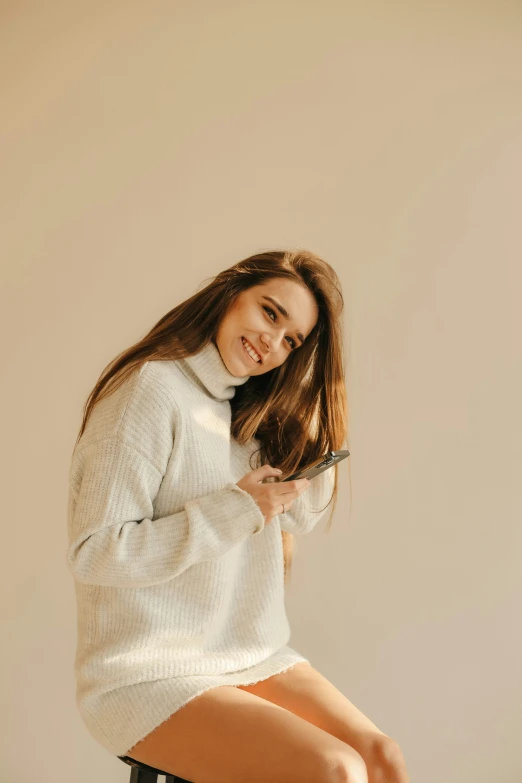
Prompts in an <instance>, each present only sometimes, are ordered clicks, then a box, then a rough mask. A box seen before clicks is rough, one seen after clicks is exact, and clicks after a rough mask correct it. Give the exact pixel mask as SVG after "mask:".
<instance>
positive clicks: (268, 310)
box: [262, 305, 297, 348]
mask: <svg viewBox="0 0 522 783" xmlns="http://www.w3.org/2000/svg"><path fill="white" fill-rule="evenodd" d="M262 307H263V310H266V312H267V313H272V315H274V316H275V318H274V319H273V318H270V315H269V316H268V317H269V318H270V320H271V321H272V322H274V321H277V315H276V313H275V312H274V311H273V310H272V308H271V307H268V306H267V305H262ZM288 339H289V340H291V341H292V348H296V347H297V343H296V341H295V340H294V338H293V337H289V338H288Z"/></svg>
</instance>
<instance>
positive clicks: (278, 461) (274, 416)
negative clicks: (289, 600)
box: [76, 249, 348, 583]
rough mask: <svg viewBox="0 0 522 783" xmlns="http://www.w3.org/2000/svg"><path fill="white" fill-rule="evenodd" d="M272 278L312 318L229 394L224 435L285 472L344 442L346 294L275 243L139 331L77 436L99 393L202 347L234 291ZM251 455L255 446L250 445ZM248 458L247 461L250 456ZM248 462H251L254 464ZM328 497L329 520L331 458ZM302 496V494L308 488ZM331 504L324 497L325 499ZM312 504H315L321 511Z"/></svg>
mask: <svg viewBox="0 0 522 783" xmlns="http://www.w3.org/2000/svg"><path fill="white" fill-rule="evenodd" d="M273 278H284V279H289V280H294V281H295V282H297V283H299V284H301V285H305V286H306V287H307V288H308V289H309V290H310V291H311V293H312V294H313V295H314V297H315V300H316V302H317V305H318V310H319V315H318V319H317V323H316V324H315V326H314V328H313V329H312V331H311V332H310V334H309V335H308V337H307V339H306V341H305V343H304V345H303V346H302V347H300V348H299V350H296V351H292V352H291V353H290V354H289V356H288V358H287V359H286V360H285V362H284V363H283V364H282V365H280V366H279V367H276V368H274V369H273V370H270V371H269V372H266V373H264V374H262V375H257V376H255V375H253V376H251V377H250V379H249V380H248V381H247V382H246V383H245V384H243V385H241V386H238V387H236V391H235V395H234V397H233V398H232V399H231V400H230V405H231V409H232V425H231V436H232V438H234V439H235V440H236V441H237V442H238V443H241V444H244V443H246V442H247V441H249V440H250V439H251V438H253V437H255V438H257V439H258V440H259V441H260V443H261V446H260V448H259V449H258V450H257V452H255V453H258V465H256V466H255V467H258V466H259V465H264V464H266V463H268V464H270V465H272V466H273V467H278V468H281V470H282V471H283V473H282V475H289V474H290V473H294V472H295V471H297V470H300V469H303V468H306V467H308V466H309V465H312V464H314V463H315V462H317V461H319V460H320V459H321V458H322V457H323V455H324V454H325V453H326V452H327V451H330V450H338V449H340V448H342V447H343V445H345V442H346V441H347V431H348V404H347V395H346V387H345V380H344V352H343V339H342V338H343V330H342V310H343V307H344V302H343V296H342V292H341V286H340V282H339V278H338V276H337V274H336V272H335V271H334V269H333V268H332V267H331V266H330V264H328V263H327V262H326V261H324V260H323V259H322V258H320V257H319V256H317V255H315V254H314V253H312V252H310V251H307V250H302V249H297V250H272V251H267V252H264V253H258V254H256V255H252V256H249V257H248V258H245V259H244V260H242V261H239V262H238V263H236V264H234V265H233V266H231V267H229V268H228V269H225V270H223V271H222V272H220V273H219V274H218V275H217V276H216V277H214V278H213V279H212V282H210V283H209V284H208V285H206V286H205V287H204V288H203V289H202V290H200V291H198V292H197V293H195V294H194V295H193V296H191V297H190V298H188V299H186V300H185V301H183V302H181V304H178V305H177V306H176V307H174V308H173V309H172V310H170V311H169V312H168V313H167V314H166V315H164V316H163V317H162V318H160V320H159V321H158V322H157V324H156V325H155V326H154V327H153V328H152V329H151V330H150V332H148V333H147V334H146V335H145V337H143V338H142V339H141V340H139V341H138V342H137V343H135V344H134V345H132V346H131V347H130V348H128V349H126V350H125V351H123V352H122V353H120V354H119V355H118V356H116V358H115V359H113V360H112V361H111V362H110V363H109V364H108V365H107V366H106V367H105V369H104V370H103V372H102V374H101V375H100V377H99V379H98V381H97V383H96V385H95V387H94V389H93V390H92V392H91V394H90V395H89V397H88V398H87V401H86V403H85V406H84V411H83V420H82V424H81V428H80V431H79V434H78V437H77V440H76V444H77V443H78V441H79V440H80V438H81V436H82V434H83V431H84V429H85V426H86V424H87V420H88V418H89V415H90V413H91V411H92V409H93V407H94V405H95V404H96V402H98V401H99V400H101V399H102V398H103V397H106V396H108V395H109V394H111V393H112V392H114V391H115V390H116V389H117V388H119V387H120V386H121V384H122V383H123V382H124V381H125V380H126V379H127V378H128V377H129V376H130V375H131V373H133V372H135V371H136V370H137V369H138V368H139V367H140V366H141V365H142V364H144V363H145V362H147V361H153V360H155V361H158V360H159V361H173V360H177V359H181V358H183V357H185V356H191V355H192V354H195V353H197V352H198V351H200V350H201V349H202V348H203V347H204V346H205V345H206V344H207V343H208V342H210V341H211V340H213V341H214V342H215V336H216V334H217V331H218V328H219V325H220V323H221V321H222V319H223V317H224V316H225V314H226V312H227V310H228V308H229V306H230V305H231V304H232V303H233V302H234V300H235V299H236V297H237V296H238V295H239V294H240V293H241V292H242V291H245V290H246V289H248V288H251V287H252V286H255V285H260V284H262V283H266V282H268V280H270V279H273ZM252 456H254V454H252ZM251 467H252V463H251ZM252 469H254V467H252ZM333 470H334V471H335V481H334V487H333V493H332V497H331V498H330V501H329V504H330V503H331V502H332V500H333V504H332V512H331V515H330V518H329V520H328V525H330V524H331V521H332V516H333V512H334V510H335V506H336V502H337V491H338V466H337V465H336V466H335V467H334V468H333ZM305 497H306V493H305ZM329 504H328V505H329ZM325 508H327V506H325V507H324V508H323V509H317V510H316V511H317V513H320V512H322V511H324V510H325ZM282 539H283V540H282V544H283V553H284V564H285V583H286V582H287V581H288V579H289V577H290V570H291V565H292V558H293V547H294V536H293V535H291V534H290V533H287V532H286V531H282Z"/></svg>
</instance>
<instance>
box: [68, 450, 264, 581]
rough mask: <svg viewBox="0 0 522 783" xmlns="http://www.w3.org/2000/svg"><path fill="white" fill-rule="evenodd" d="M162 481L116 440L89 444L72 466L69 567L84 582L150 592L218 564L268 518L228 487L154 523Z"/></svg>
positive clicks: (154, 470) (245, 496)
mask: <svg viewBox="0 0 522 783" xmlns="http://www.w3.org/2000/svg"><path fill="white" fill-rule="evenodd" d="M161 481H162V475H161V473H160V472H159V471H158V470H157V468H156V467H155V466H154V465H153V464H152V463H151V462H150V461H149V460H148V459H146V458H145V457H144V456H143V455H142V454H141V453H140V452H139V451H137V450H136V448H134V447H133V446H131V445H130V444H129V443H127V442H125V441H124V440H122V439H121V438H120V437H118V436H110V437H106V438H102V439H100V440H97V441H96V442H93V443H90V444H88V445H86V446H84V447H83V449H81V450H80V451H79V452H78V454H77V455H76V456H75V458H74V460H73V463H72V465H71V472H70V490H69V509H68V549H67V565H68V567H69V569H70V571H71V572H72V574H73V576H74V577H75V578H76V579H77V580H78V581H80V582H84V583H85V584H95V585H103V586H108V587H147V586H150V585H155V584H158V583H160V582H166V581H168V580H169V579H172V578H173V577H175V576H178V575H179V574H181V573H182V572H183V571H185V570H186V569H187V568H189V567H190V566H192V565H195V564H196V563H202V562H205V561H208V560H213V559H214V558H217V557H219V556H220V555H222V554H223V553H225V552H226V551H227V550H228V549H230V548H231V547H233V546H234V545H236V544H238V543H239V542H240V541H242V540H244V539H246V538H247V537H248V536H250V535H252V534H257V533H260V532H261V531H262V530H263V527H264V524H265V519H264V516H263V513H262V511H261V509H260V508H259V506H258V505H257V503H256V502H255V500H254V499H253V498H252V496H251V495H250V494H249V493H248V492H245V491H244V490H243V489H241V488H240V487H238V486H237V484H233V483H228V484H226V485H225V486H223V487H222V488H221V489H219V490H217V491H216V492H211V493H209V494H207V495H204V496H202V497H198V498H195V499H193V500H190V501H188V502H187V503H185V505H184V507H183V508H182V509H181V510H180V511H178V512H176V513H174V514H169V515H168V516H165V517H159V518H157V519H153V499H154V497H155V496H156V493H157V491H158V489H159V486H160V484H161Z"/></svg>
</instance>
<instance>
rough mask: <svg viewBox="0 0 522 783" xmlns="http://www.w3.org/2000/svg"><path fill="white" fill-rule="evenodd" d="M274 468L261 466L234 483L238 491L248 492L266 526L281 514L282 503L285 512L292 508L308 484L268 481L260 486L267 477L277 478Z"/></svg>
mask: <svg viewBox="0 0 522 783" xmlns="http://www.w3.org/2000/svg"><path fill="white" fill-rule="evenodd" d="M279 475H280V473H279V471H278V470H277V469H276V468H272V467H270V465H262V466H261V467H260V468H256V470H251V471H250V473H247V474H246V475H245V476H243V478H242V479H240V480H239V481H237V482H236V484H237V486H238V487H239V488H240V489H243V490H244V491H245V492H248V494H249V495H251V496H252V497H253V498H254V500H255V501H256V503H257V505H258V506H259V508H260V509H261V511H262V513H263V515H264V517H265V524H266V525H268V524H269V523H270V522H271V521H272V519H273V518H274V517H275V516H276V515H277V514H281V513H282V512H283V503H284V506H285V511H288V509H289V508H292V503H293V501H294V500H295V499H296V498H297V497H299V495H301V494H302V493H303V492H304V491H305V490H306V489H308V486H309V484H310V481H309V480H308V479H306V478H302V479H295V480H294V481H269V482H267V483H266V484H262V483H261V482H262V481H263V479H266V478H268V477H269V476H279Z"/></svg>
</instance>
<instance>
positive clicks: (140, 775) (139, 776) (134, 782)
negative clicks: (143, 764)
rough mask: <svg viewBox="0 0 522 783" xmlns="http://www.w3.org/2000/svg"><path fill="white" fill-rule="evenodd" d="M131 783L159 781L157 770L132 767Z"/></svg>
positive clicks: (154, 782)
mask: <svg viewBox="0 0 522 783" xmlns="http://www.w3.org/2000/svg"><path fill="white" fill-rule="evenodd" d="M130 783H158V776H157V774H156V773H155V772H146V770H144V769H138V768H137V767H132V768H131V776H130Z"/></svg>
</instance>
